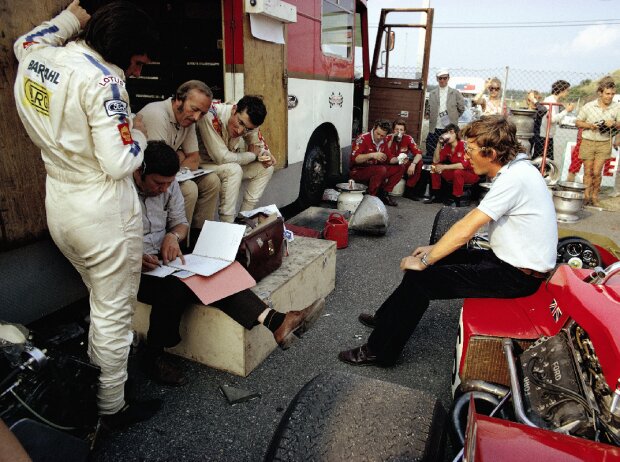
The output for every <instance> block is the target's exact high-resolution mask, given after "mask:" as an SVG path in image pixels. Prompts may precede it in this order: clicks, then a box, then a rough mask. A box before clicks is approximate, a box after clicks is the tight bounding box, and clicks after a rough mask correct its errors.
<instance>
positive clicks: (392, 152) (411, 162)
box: [385, 119, 424, 200]
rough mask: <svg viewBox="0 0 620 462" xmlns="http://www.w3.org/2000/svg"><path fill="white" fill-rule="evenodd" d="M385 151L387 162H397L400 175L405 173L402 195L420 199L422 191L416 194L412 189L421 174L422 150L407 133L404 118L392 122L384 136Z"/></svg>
mask: <svg viewBox="0 0 620 462" xmlns="http://www.w3.org/2000/svg"><path fill="white" fill-rule="evenodd" d="M385 152H386V154H387V156H388V163H389V164H398V165H399V166H400V167H401V171H402V174H401V176H403V175H405V174H406V175H407V182H406V183H405V192H404V194H403V197H406V198H408V199H412V200H422V197H421V195H423V194H424V191H422V194H421V195H420V194H416V191H415V189H414V187H415V186H416V185H417V184H418V181H419V180H420V177H421V176H422V165H423V162H422V151H421V150H420V148H418V145H417V144H416V142H415V141H414V140H413V138H412V137H411V135H407V125H406V123H405V121H404V120H402V119H396V120H395V121H394V123H393V124H392V133H391V134H390V135H388V136H386V137H385ZM399 156H400V157H399Z"/></svg>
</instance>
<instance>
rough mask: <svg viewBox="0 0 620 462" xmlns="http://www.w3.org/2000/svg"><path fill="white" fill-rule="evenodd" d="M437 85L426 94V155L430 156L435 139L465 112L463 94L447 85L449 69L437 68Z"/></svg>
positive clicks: (433, 149)
mask: <svg viewBox="0 0 620 462" xmlns="http://www.w3.org/2000/svg"><path fill="white" fill-rule="evenodd" d="M436 76H437V83H438V84H439V86H438V87H437V88H435V89H434V90H431V91H430V92H429V94H428V114H429V121H428V136H427V137H426V155H427V156H432V155H433V154H434V153H435V148H436V147H437V140H439V137H440V136H441V134H442V133H443V132H444V131H445V127H447V126H448V125H450V124H455V125H457V124H458V121H459V117H460V116H461V114H463V112H465V101H464V100H463V95H461V93H460V92H459V91H457V90H455V89H453V88H450V87H448V80H449V79H450V71H449V70H448V69H445V68H443V69H439V71H438V72H437V74H436Z"/></svg>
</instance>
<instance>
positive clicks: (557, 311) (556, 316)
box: [549, 298, 562, 322]
mask: <svg viewBox="0 0 620 462" xmlns="http://www.w3.org/2000/svg"><path fill="white" fill-rule="evenodd" d="M549 311H551V316H553V320H554V321H555V322H558V321H559V320H560V318H561V317H562V309H561V308H560V307H559V306H558V302H557V301H556V299H555V298H554V299H553V301H552V302H551V304H550V305H549Z"/></svg>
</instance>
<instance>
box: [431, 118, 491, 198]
mask: <svg viewBox="0 0 620 462" xmlns="http://www.w3.org/2000/svg"><path fill="white" fill-rule="evenodd" d="M442 178H443V179H444V180H446V181H447V182H449V183H452V200H451V201H448V203H447V204H446V205H453V206H456V207H460V206H461V197H462V196H463V187H464V185H466V184H475V183H477V182H478V181H479V180H480V178H479V177H478V175H476V174H475V173H474V169H473V168H472V166H471V164H470V163H469V160H467V159H466V157H465V143H464V142H463V141H462V140H461V139H460V137H459V127H458V126H457V125H454V124H450V125H448V126H447V127H446V132H445V133H444V134H443V135H441V138H440V140H439V145H438V146H437V148H436V149H435V154H434V156H433V166H432V170H431V188H432V191H431V197H430V198H428V199H425V200H424V203H425V204H432V203H433V202H439V191H440V189H441V179H442Z"/></svg>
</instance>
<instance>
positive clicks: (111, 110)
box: [103, 99, 128, 117]
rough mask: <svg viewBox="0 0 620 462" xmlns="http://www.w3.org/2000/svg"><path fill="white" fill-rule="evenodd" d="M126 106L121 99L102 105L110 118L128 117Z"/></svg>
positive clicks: (108, 101)
mask: <svg viewBox="0 0 620 462" xmlns="http://www.w3.org/2000/svg"><path fill="white" fill-rule="evenodd" d="M127 106H128V104H127V103H126V102H125V101H123V100H122V99H109V100H107V101H106V102H105V103H103V107H104V108H105V112H106V114H108V116H110V117H114V116H117V115H124V116H126V115H128V114H127Z"/></svg>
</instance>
